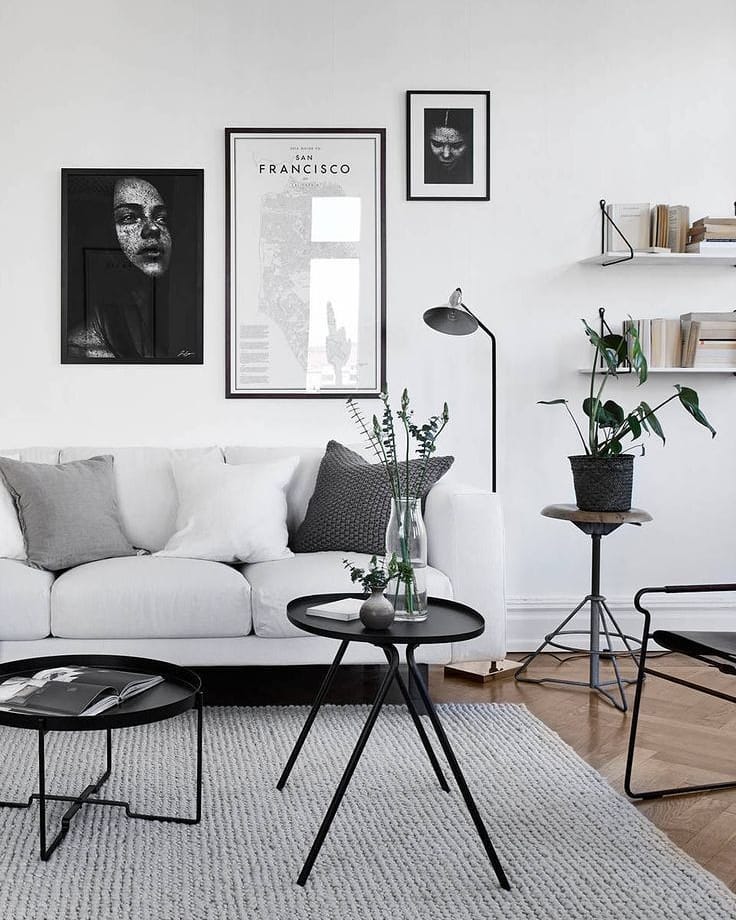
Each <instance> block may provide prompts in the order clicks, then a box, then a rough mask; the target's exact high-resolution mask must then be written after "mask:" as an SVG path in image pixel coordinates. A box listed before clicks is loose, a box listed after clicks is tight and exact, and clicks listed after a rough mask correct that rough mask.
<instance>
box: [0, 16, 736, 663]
mask: <svg viewBox="0 0 736 920" xmlns="http://www.w3.org/2000/svg"><path fill="white" fill-rule="evenodd" d="M735 34H736V6H734V4H733V3H731V2H729V0H711V2H710V3H708V5H707V7H705V8H702V7H698V5H697V4H693V3H692V0H639V2H636V3H635V2H633V0H621V2H619V3H616V4H611V3H610V2H606V3H603V2H598V0H595V2H591V0H565V2H560V3H549V2H548V0H496V2H487V0H464V2H463V0H456V2H455V3H453V4H449V5H448V4H447V3H446V2H444V0H442V2H441V0H404V2H395V3H388V2H380V0H379V2H376V3H373V4H370V3H366V2H365V0H310V2H309V3H297V2H293V0H292V2H289V0H271V2H269V3H263V2H259V3H254V2H242V0H212V2H208V3H204V2H199V3H197V2H195V0H186V2H183V0H158V2H157V3H153V4H152V3H143V2H141V0H128V2H126V3H125V4H120V3H112V2H110V0H95V2H91V0H67V2H65V3H52V2H51V0H46V2H27V3H24V4H20V3H16V4H10V3H3V4H2V5H0V125H1V126H2V144H1V145H0V166H1V167H2V172H1V174H2V177H3V179H2V185H1V186H0V214H1V215H2V216H1V217H0V253H2V255H1V256H0V272H1V274H0V316H1V323H0V392H2V393H3V394H4V396H3V398H2V400H0V431H1V432H2V433H1V435H0V442H2V443H3V444H4V445H11V444H15V445H22V444H31V443H47V444H61V443H64V444H75V443H77V444H79V443H85V442H87V443H89V442H94V443H97V444H101V443H106V444H111V445H112V444H135V443H165V444H195V443H197V444H205V443H210V442H218V443H224V442H228V441H229V442H254V443H257V442H263V443H269V442H274V441H275V440H278V441H280V442H283V443H287V442H292V443H293V442H294V441H301V442H305V443H306V442H310V443H321V442H323V441H325V440H326V439H327V438H328V437H330V436H336V437H338V438H351V437H352V436H353V432H352V430H351V428H350V426H349V424H348V422H347V421H346V419H345V416H344V411H343V407H342V405H341V403H340V401H332V400H325V401H314V402H309V403H308V404H305V403H304V402H299V403H298V404H297V403H290V402H288V401H262V400H254V401H253V402H250V401H243V400H239V401H235V400H231V401H226V400H225V399H224V398H223V392H224V360H225V355H224V249H223V245H224V231H223V223H224V166H223V160H224V155H223V154H224V141H223V128H224V127H225V126H226V125H232V126H248V125H251V126H263V127H267V126H284V125H286V126H288V125H294V126H299V125H308V126H314V125H326V126H366V125H367V126H386V127H387V128H388V132H389V133H388V144H389V146H388V208H387V217H388V317H389V325H388V334H389V383H390V386H391V387H392V388H393V390H394V391H395V392H398V391H399V390H400V388H401V387H403V386H404V385H408V386H409V388H410V390H411V392H412V393H413V395H414V397H415V400H416V402H417V404H418V405H419V408H420V409H422V410H423V411H425V412H429V411H430V410H432V409H435V408H437V407H438V406H439V405H441V403H442V401H443V400H444V399H447V401H448V402H449V404H450V407H451V410H452V415H453V420H452V424H451V428H450V429H449V430H448V433H447V438H446V440H445V444H444V447H445V448H446V449H447V450H451V451H452V452H454V453H455V454H456V455H457V458H458V459H457V467H458V469H459V471H460V473H461V474H462V475H463V476H464V477H465V478H468V479H470V480H472V481H475V482H477V483H478V484H482V485H488V483H489V472H488V465H489V445H490V433H489V419H488V413H487V403H486V390H487V387H488V385H489V378H488V355H487V349H486V347H485V346H486V343H485V342H484V341H483V340H481V339H480V338H478V337H476V338H474V339H459V340H452V339H448V338H446V337H440V336H437V335H435V334H434V333H432V332H431V331H430V330H428V329H427V328H426V327H424V326H423V324H422V321H421V314H422V311H423V310H424V308H425V307H426V306H428V305H430V304H434V303H437V302H439V301H441V300H442V299H443V298H444V297H445V296H446V295H447V294H448V293H449V292H450V291H451V290H452V289H453V288H454V287H455V286H456V285H458V284H460V285H461V286H462V287H463V290H464V292H465V298H466V300H467V302H468V304H469V305H471V307H472V308H474V309H475V310H476V311H477V312H478V313H480V314H481V315H482V316H483V317H484V319H485V320H486V322H487V323H488V324H489V325H490V326H491V327H492V328H493V329H494V330H495V331H496V332H497V334H498V337H499V343H500V380H499V404H500V407H501V437H500V469H499V487H500V491H501V492H502V494H503V496H504V500H505V505H506V514H507V530H508V548H507V556H508V593H509V597H510V610H511V635H512V639H513V638H514V637H516V640H517V641H520V642H521V643H522V644H527V645H528V644H529V641H530V638H529V630H528V629H527V630H526V632H525V633H524V632H523V630H522V627H523V625H524V623H525V622H526V621H527V618H528V615H529V616H531V615H532V614H533V615H534V617H535V619H533V620H529V623H536V624H537V625H536V626H534V627H533V631H534V630H536V632H538V631H539V629H541V628H542V623H543V621H544V622H546V621H548V620H549V619H550V618H554V617H557V616H558V615H559V612H560V611H559V610H558V609H556V608H557V607H559V606H561V605H564V603H567V601H568V599H571V598H572V597H573V596H574V595H576V594H577V593H578V592H580V593H582V592H583V591H584V590H585V587H586V577H587V576H586V572H587V565H588V563H587V552H588V546H587V541H586V540H585V538H584V537H583V536H582V535H581V534H579V533H578V532H577V531H576V530H575V529H574V528H573V527H571V526H568V525H565V524H562V523H557V522H553V521H548V520H543V519H542V518H540V517H539V513H538V512H539V509H540V508H541V507H542V506H543V505H544V504H547V503H549V502H554V501H564V500H569V499H570V498H571V495H572V486H571V480H570V474H569V470H568V465H567V460H566V455H567V454H568V453H571V452H574V451H576V449H577V448H576V444H575V438H574V437H573V432H572V430H571V429H570V428H569V427H568V425H567V423H566V420H565V418H564V417H563V415H562V413H561V412H558V411H556V410H555V409H552V408H550V409H546V408H542V407H538V406H536V404H535V401H536V400H537V399H540V398H552V397H556V396H561V395H565V396H568V397H569V398H571V399H573V400H579V399H581V398H582V395H583V387H584V380H583V378H582V377H580V376H579V375H577V374H576V373H575V368H577V367H578V366H579V365H580V364H581V363H583V360H587V355H586V354H585V348H586V346H585V344H584V342H583V337H582V333H581V328H580V324H579V319H578V318H579V317H581V316H587V317H593V316H595V313H596V310H597V307H598V306H599V305H600V304H604V305H606V307H607V308H608V311H609V314H610V316H611V318H612V319H613V318H615V319H620V318H621V317H623V316H625V315H626V314H627V313H630V314H632V315H633V316H644V315H653V316H656V315H677V314H678V313H680V312H681V311H685V310H691V309H704V308H705V309H731V308H733V307H734V306H736V304H735V303H734V298H733V292H734V282H735V281H736V274H735V273H734V271H733V270H729V269H723V268H721V269H716V268H705V269H702V270H699V271H696V270H686V269H684V268H683V269H680V268H673V269H667V270H664V269H662V268H659V269H654V268H653V269H638V268H632V267H622V268H618V269H617V268H608V269H600V268H593V267H584V266H580V265H579V264H578V260H579V259H580V258H582V257H584V256H586V255H589V254H592V253H593V252H594V251H595V250H596V247H597V245H598V240H599V223H598V210H597V201H598V199H599V198H600V197H606V198H608V199H609V200H612V201H642V200H644V201H646V200H650V201H665V202H670V203H686V204H690V205H691V207H692V213H693V216H694V217H698V216H701V215H704V214H721V215H722V214H729V213H731V210H730V209H731V202H732V200H733V198H734V197H736V182H734V179H736V174H735V173H736V171H735V170H734V162H735V160H734V151H735V150H736V119H734V118H733V111H732V103H733V99H734V98H736V67H735V66H734V58H733V50H732V47H733V38H734V35H735ZM423 88H424V89H437V88H448V89H452V88H455V89H490V91H491V94H492V96H491V105H492V116H491V117H492V140H491V147H492V179H491V181H492V194H491V202H490V204H487V203H448V204H442V203H424V202H406V201H405V200H404V169H403V164H404V128H403V126H404V95H403V94H404V91H405V90H406V89H423ZM130 165H135V166H139V167H151V168H152V167H174V166H190V167H203V168H204V170H205V363H204V366H202V367H179V368H177V367H137V368H131V367H112V366H105V367H99V368H91V367H86V366H64V367H62V366H61V365H60V364H59V357H58V355H59V261H60V259H59V248H60V242H59V235H60V230H59V169H60V167H61V166H101V167H102V166H110V167H124V166H130ZM672 382H673V380H672V379H670V378H667V377H665V378H659V379H657V380H656V381H652V382H651V384H650V385H648V386H647V391H648V392H647V395H646V398H647V399H648V401H650V402H652V403H653V402H654V401H655V400H657V398H658V397H659V396H660V395H661V394H662V393H665V392H666V391H667V389H668V387H670V386H671V384H672ZM618 387H619V389H620V390H621V391H622V393H624V394H626V396H627V397H631V398H632V399H633V398H634V397H635V396H636V395H638V394H634V392H633V387H632V385H631V383H630V382H628V381H627V382H622V383H620V384H619V385H618ZM697 387H698V389H699V391H700V393H701V398H702V403H703V405H704V407H705V408H706V410H707V411H708V413H709V415H710V416H711V417H712V419H713V421H714V423H715V425H716V427H717V428H718V429H719V434H718V437H717V438H716V440H715V441H714V442H710V440H709V438H708V436H707V433H706V432H705V431H704V430H702V429H699V428H697V427H696V426H695V425H693V424H691V423H690V422H689V421H688V420H686V419H685V418H684V414H683V413H681V412H679V410H675V411H672V412H671V413H669V415H668V416H666V417H665V419H664V421H666V423H667V424H666V430H667V433H668V435H669V438H668V440H669V443H668V446H667V447H666V449H664V450H662V449H660V448H659V447H657V446H656V445H654V444H653V445H652V447H651V450H650V451H649V452H648V454H647V456H646V458H645V459H644V460H642V461H637V487H636V493H637V494H636V502H637V504H639V505H641V506H643V507H646V508H648V509H649V510H650V511H651V512H652V513H653V515H654V517H655V521H654V523H652V524H650V525H648V526H647V527H645V528H641V529H640V530H635V529H634V528H627V529H626V531H625V532H623V531H620V532H618V533H617V534H615V535H614V536H612V537H611V538H610V539H609V540H608V541H607V542H606V545H605V548H604V551H605V555H604V575H605V578H606V586H607V589H608V592H609V594H610V595H611V596H612V597H613V598H614V599H616V601H617V603H618V604H619V605H624V606H626V605H628V604H629V603H630V597H631V594H632V592H633V590H634V589H635V588H636V587H637V586H640V585H642V584H643V583H645V582H648V583H660V582H663V581H675V580H684V581H690V580H699V579H703V580H708V579H718V580H724V581H725V580H730V579H732V578H733V579H734V580H736V572H734V559H735V558H736V553H735V552H734V550H735V549H736V537H735V536H734V527H733V523H732V522H733V516H734V509H735V508H736V501H735V499H736V494H735V493H736V477H735V476H734V474H733V467H734V462H733V458H734V456H735V455H736V424H735V423H734V413H733V411H732V406H733V404H734V399H735V398H736V380H734V379H732V378H729V377H723V378H721V377H717V378H702V379H700V378H698V383H697ZM642 395H643V394H642ZM672 408H674V407H672ZM545 618H546V619H545ZM704 622H705V621H704ZM532 638H533V637H532Z"/></svg>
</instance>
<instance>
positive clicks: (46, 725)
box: [0, 655, 202, 861]
mask: <svg viewBox="0 0 736 920" xmlns="http://www.w3.org/2000/svg"><path fill="white" fill-rule="evenodd" d="M75 666H80V667H85V668H104V669H109V670H115V671H133V672H136V673H143V674H159V675H161V677H163V681H162V683H160V684H157V685H156V686H155V687H151V689H150V690H146V691H145V693H141V694H139V695H138V696H134V697H131V699H129V700H126V701H125V702H124V703H121V704H120V705H119V706H115V707H114V708H113V709H108V710H107V711H106V712H103V713H101V714H100V715H97V716H65V715H43V716H42V715H39V714H38V713H30V712H28V713H23V712H18V711H12V710H10V709H3V708H1V707H0V725H8V726H10V727H11V728H25V729H31V730H33V731H35V732H37V734H38V792H34V793H33V794H32V795H30V796H29V797H28V800H27V801H25V802H3V801H0V807H1V808H30V806H31V805H32V804H33V802H34V801H38V804H39V832H38V833H39V844H40V854H41V859H42V860H44V861H45V860H47V859H49V857H50V856H51V854H52V853H53V852H54V850H55V849H56V848H57V847H58V846H59V844H60V843H61V841H62V840H63V839H64V837H65V836H66V834H67V832H68V830H69V826H70V823H71V820H72V818H73V817H74V816H75V815H76V814H77V812H78V811H80V810H81V808H82V806H83V805H110V806H116V807H118V808H124V809H125V816H126V817H127V818H139V819H143V820H145V821H168V822H171V823H174V824H199V822H200V820H201V817H202V684H201V681H200V679H199V677H198V676H197V675H196V674H195V673H194V671H189V670H188V669H187V668H182V667H179V666H178V665H175V664H171V662H169V661H158V660H156V659H154V658H132V657H129V656H127V655H54V656H51V657H47V658H24V659H22V660H20V661H9V662H6V663H5V664H0V682H1V681H4V680H7V679H8V678H10V677H32V676H33V675H34V674H36V673H37V672H38V671H43V670H46V669H47V668H57V667H75ZM190 709H196V711H197V751H196V793H195V794H196V810H195V814H194V817H192V818H187V817H179V816H175V815H149V814H143V813H140V812H134V811H131V810H130V805H129V804H128V802H120V801H116V800H114V799H101V798H98V797H97V795H96V794H97V793H98V792H99V791H100V789H101V788H102V786H103V784H104V783H105V782H106V781H107V779H108V778H109V776H110V773H111V771H112V732H113V730H114V729H117V728H129V727H131V726H133V725H146V724H148V723H150V722H162V721H163V720H164V719H171V718H173V717H174V716H177V715H180V714H181V713H183V712H187V711H188V710H190ZM100 730H102V731H104V732H105V734H106V739H107V752H106V764H105V770H104V772H103V773H102V774H101V775H100V776H99V777H98V779H96V780H95V781H94V782H92V783H90V784H89V785H88V786H86V787H85V789H83V790H82V792H80V793H79V795H51V794H50V793H48V792H47V791H46V756H45V737H46V734H47V733H48V732H52V731H53V732H90V731H100ZM47 802H71V805H70V806H69V808H68V809H67V810H66V811H65V812H64V814H63V815H62V816H61V829H60V830H59V831H58V833H57V834H56V836H55V837H54V838H53V840H52V841H51V843H50V844H48V846H47V845H46V803H47Z"/></svg>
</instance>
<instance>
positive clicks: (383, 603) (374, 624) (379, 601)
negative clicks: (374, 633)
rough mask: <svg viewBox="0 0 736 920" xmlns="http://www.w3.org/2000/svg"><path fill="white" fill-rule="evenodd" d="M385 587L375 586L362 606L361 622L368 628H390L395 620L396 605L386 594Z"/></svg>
mask: <svg viewBox="0 0 736 920" xmlns="http://www.w3.org/2000/svg"><path fill="white" fill-rule="evenodd" d="M385 590H386V589H385V588H374V590H373V591H371V596H370V597H369V598H367V599H366V600H364V601H363V605H362V606H361V608H360V622H361V623H362V624H363V626H365V628H366V629H388V627H389V626H390V625H391V624H392V623H393V621H394V616H395V614H394V606H393V604H392V603H391V601H390V600H389V599H388V598H387V597H385V596H384V593H383V592H384V591H385Z"/></svg>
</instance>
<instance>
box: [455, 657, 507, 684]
mask: <svg viewBox="0 0 736 920" xmlns="http://www.w3.org/2000/svg"><path fill="white" fill-rule="evenodd" d="M522 664H523V662H522V661H512V660H511V659H510V658H502V659H501V660H500V661H458V662H457V663H456V664H446V665H445V674H446V675H448V676H452V677H465V678H466V679H468V680H476V681H478V682H479V683H481V684H485V683H488V681H489V680H500V679H501V678H502V677H511V676H512V675H513V674H515V673H516V672H517V671H518V670H519V668H520V667H521V666H522Z"/></svg>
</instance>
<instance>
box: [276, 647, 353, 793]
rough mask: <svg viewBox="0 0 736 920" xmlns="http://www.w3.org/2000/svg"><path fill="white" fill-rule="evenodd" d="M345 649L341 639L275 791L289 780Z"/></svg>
mask: <svg viewBox="0 0 736 920" xmlns="http://www.w3.org/2000/svg"><path fill="white" fill-rule="evenodd" d="M347 647H348V640H347V639H343V641H342V642H341V643H340V648H339V649H338V650H337V654H336V655H335V659H334V661H333V662H332V664H331V665H330V669H329V671H328V672H327V674H325V679H324V680H323V681H322V686H321V687H320V688H319V692H318V693H317V696H316V697H315V699H314V702H313V703H312V708H311V709H310V711H309V715H308V716H307V721H306V722H305V723H304V726H303V727H302V730H301V731H300V732H299V737H298V738H297V739H296V744H295V745H294V750H293V751H292V752H291V754H290V755H289V759H288V760H287V761H286V766H285V767H284V770H283V772H282V774H281V776H280V778H279V781H278V782H277V783H276V788H277V789H283V788H284V786H285V785H286V780H287V779H288V778H289V774H290V773H291V771H292V768H293V766H294V764H295V763H296V759H297V757H298V756H299V752H300V751H301V749H302V746H303V745H304V742H305V741H306V740H307V735H308V734H309V731H310V729H311V727H312V723H313V722H314V720H315V718H316V717H317V713H318V712H319V711H320V708H321V706H322V703H323V702H324V699H325V697H326V696H327V691H328V690H329V689H330V685H331V684H332V681H333V680H334V679H335V674H337V669H338V668H339V667H340V662H341V661H342V659H343V656H344V654H345V651H346V649H347Z"/></svg>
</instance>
